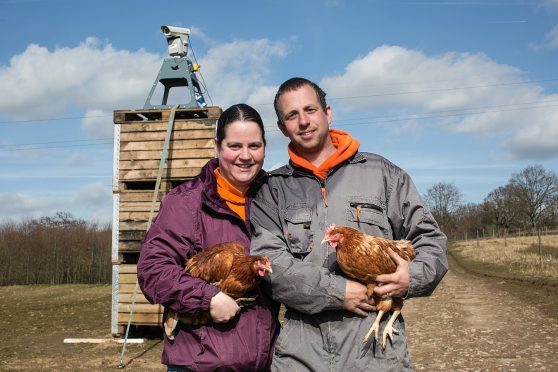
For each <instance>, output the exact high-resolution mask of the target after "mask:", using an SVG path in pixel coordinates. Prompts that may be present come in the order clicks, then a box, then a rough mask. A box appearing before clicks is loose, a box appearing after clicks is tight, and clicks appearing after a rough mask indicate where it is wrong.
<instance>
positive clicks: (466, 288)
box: [403, 257, 558, 371]
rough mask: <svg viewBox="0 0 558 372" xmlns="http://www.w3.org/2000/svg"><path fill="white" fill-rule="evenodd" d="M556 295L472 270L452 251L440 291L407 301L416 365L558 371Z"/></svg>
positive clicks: (418, 367)
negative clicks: (461, 263)
mask: <svg viewBox="0 0 558 372" xmlns="http://www.w3.org/2000/svg"><path fill="white" fill-rule="evenodd" d="M554 290H555V288H554ZM557 299H558V294H557V293H556V292H554V293H553V292H552V290H551V289H549V288H533V287H532V286H528V285H525V284H517V283H510V282H507V281H504V280H501V279H495V278H490V277H484V276H478V275H474V274H471V273H468V272H466V271H465V270H463V269H462V268H461V267H460V266H458V265H457V264H456V262H455V261H454V260H453V259H451V257H450V272H449V273H448V274H447V275H446V277H445V278H444V280H443V281H442V283H441V284H440V286H439V287H438V288H437V290H436V292H435V293H434V294H433V295H432V296H431V297H430V298H416V299H412V300H410V301H407V302H406V303H405V307H404V309H403V314H404V316H405V319H406V324H407V332H408V338H409V344H410V350H411V358H412V361H413V365H414V367H415V369H416V370H417V371H421V370H424V371H558V303H557Z"/></svg>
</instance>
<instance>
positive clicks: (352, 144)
mask: <svg viewBox="0 0 558 372" xmlns="http://www.w3.org/2000/svg"><path fill="white" fill-rule="evenodd" d="M329 135H330V136H331V142H333V146H334V147H335V148H336V149H337V150H336V151H335V152H334V153H333V154H331V156H330V157H329V158H327V159H326V161H324V162H323V163H322V164H321V165H320V166H319V167H315V166H314V165H313V164H312V163H310V162H309V161H308V160H306V159H304V158H303V157H301V156H300V155H298V154H297V153H296V150H295V148H294V146H293V145H292V143H291V144H289V156H290V158H291V162H292V163H293V164H294V165H296V166H297V167H301V168H304V169H308V170H309V171H311V172H312V173H313V174H314V175H315V176H316V177H318V178H319V179H320V180H322V181H323V180H324V179H325V177H326V175H327V172H329V171H330V169H332V168H333V167H335V166H336V165H339V164H341V163H342V162H344V161H345V160H347V159H349V158H350V157H352V156H353V155H354V154H355V153H356V152H357V151H358V147H359V146H360V142H359V141H358V140H357V139H355V138H353V137H352V136H351V135H350V134H349V133H347V132H345V131H342V130H339V129H330V130H329Z"/></svg>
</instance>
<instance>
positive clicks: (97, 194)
mask: <svg viewBox="0 0 558 372" xmlns="http://www.w3.org/2000/svg"><path fill="white" fill-rule="evenodd" d="M58 211H69V212H70V213H72V214H73V215H74V216H76V217H80V218H86V219H88V220H97V221H101V222H106V221H109V220H110V219H111V211H112V191H111V187H110V186H108V185H104V184H103V183H100V182H96V183H92V184H88V185H84V186H82V187H81V188H79V189H78V190H76V191H75V192H74V193H67V194H64V195H63V196H61V195H48V196H35V195H30V194H27V193H15V194H14V193H2V194H0V221H6V220H12V221H17V220H21V219H24V218H38V217H43V216H50V215H53V214H54V213H56V212H58Z"/></svg>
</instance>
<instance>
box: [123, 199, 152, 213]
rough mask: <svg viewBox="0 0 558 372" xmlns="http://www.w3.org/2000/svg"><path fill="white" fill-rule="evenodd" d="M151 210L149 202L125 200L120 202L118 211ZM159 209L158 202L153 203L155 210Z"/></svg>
mask: <svg viewBox="0 0 558 372" xmlns="http://www.w3.org/2000/svg"><path fill="white" fill-rule="evenodd" d="M150 210H151V202H147V201H146V202H126V203H120V213H128V212H149V211H150ZM158 211H159V203H158V202H157V203H155V212H158Z"/></svg>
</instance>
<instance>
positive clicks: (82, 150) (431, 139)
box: [0, 0, 558, 222]
mask: <svg viewBox="0 0 558 372" xmlns="http://www.w3.org/2000/svg"><path fill="white" fill-rule="evenodd" d="M163 24H167V25H175V26H181V27H189V28H191V32H192V34H191V45H192V48H193V52H194V53H195V57H196V59H197V61H198V62H199V63H200V64H201V66H202V69H201V72H202V75H203V77H204V79H205V81H206V83H207V86H208V89H209V93H210V95H211V98H212V101H213V104H214V105H218V106H221V107H223V108H226V107H228V106H229V105H231V104H233V103H237V102H246V103H249V104H252V105H253V106H254V107H256V108H257V109H258V111H260V113H261V114H262V116H263V117H264V121H265V122H266V126H267V134H268V148H267V156H266V164H265V168H266V169H271V168H273V167H276V166H277V165H279V164H282V163H285V162H286V161H287V156H286V144H287V142H286V140H285V139H284V138H283V137H282V135H281V134H280V133H279V131H278V130H277V128H276V125H275V121H276V119H275V117H274V114H273V108H272V101H273V96H274V94H275V91H276V89H277V87H278V85H279V84H281V83H282V82H283V81H284V80H286V79H288V78H290V77H292V76H302V77H306V78H309V79H311V80H314V81H316V82H317V83H318V84H320V85H321V86H322V87H323V88H324V90H325V91H326V92H327V93H328V99H329V103H330V104H331V106H332V108H333V112H334V122H333V126H334V127H337V128H339V129H343V130H347V131H350V132H351V133H352V134H353V135H354V136H356V137H357V138H358V139H359V140H360V141H361V150H364V151H369V152H374V153H379V154H381V155H384V156H386V157H387V158H388V159H390V160H392V161H393V162H394V163H396V164H397V165H399V166H401V167H402V168H403V169H405V170H406V171H408V172H409V173H410V174H411V176H412V177H413V179H414V181H415V183H416V185H417V187H418V188H419V191H420V192H421V193H422V194H424V193H425V192H426V191H427V190H428V188H429V187H431V186H432V185H433V184H435V183H437V182H449V183H454V184H455V185H456V186H457V187H458V189H459V190H460V191H461V193H462V194H463V201H464V202H473V203H479V202H482V200H483V199H484V198H485V197H486V195H487V194H488V193H489V192H490V191H492V190H494V189H495V188H497V187H499V186H503V185H505V184H506V183H507V181H508V180H509V178H510V176H512V174H513V173H516V172H519V171H521V170H522V169H523V168H525V167H526V166H527V165H531V164H540V165H542V166H544V167H545V168H546V169H547V170H549V171H553V172H558V72H557V70H556V66H557V63H558V62H557V61H558V0H523V1H515V0H508V1H496V0H495V1H387V0H386V1H348V0H322V1H318V0H309V1H300V0H298V1H291V0H282V1H265V0H264V1H261V0H260V1H239V2H231V1H213V2H199V1H198V2H188V1H183V2H173V3H170V2H155V1H131V0H129V1H127V0H123V1H108V0H107V1H105V0H96V1H89V0H83V1H69V0H50V1H49V0H44V1H41V0H0V45H1V48H0V167H1V169H2V172H1V173H0V221H2V220H8V219H10V220H20V219H21V218H26V217H38V216H43V215H52V214H53V213H55V212H56V211H60V210H63V211H69V212H71V213H73V214H74V215H76V216H78V217H82V218H85V219H91V220H95V221H99V222H105V221H110V220H111V218H112V216H111V208H112V207H111V204H112V198H111V194H112V191H111V184H112V155H113V152H112V151H113V150H112V148H113V147H112V130H113V123H112V111H113V110H115V109H139V108H142V107H143V103H144V101H145V99H146V97H147V94H148V92H149V89H150V87H151V84H152V83H153V81H154V79H155V76H156V74H157V72H158V70H159V67H160V66H161V62H162V60H163V58H165V57H166V55H167V51H166V41H165V39H164V37H163V35H162V34H161V32H160V26H161V25H163ZM190 57H193V55H192V54H190ZM206 98H207V97H206Z"/></svg>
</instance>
